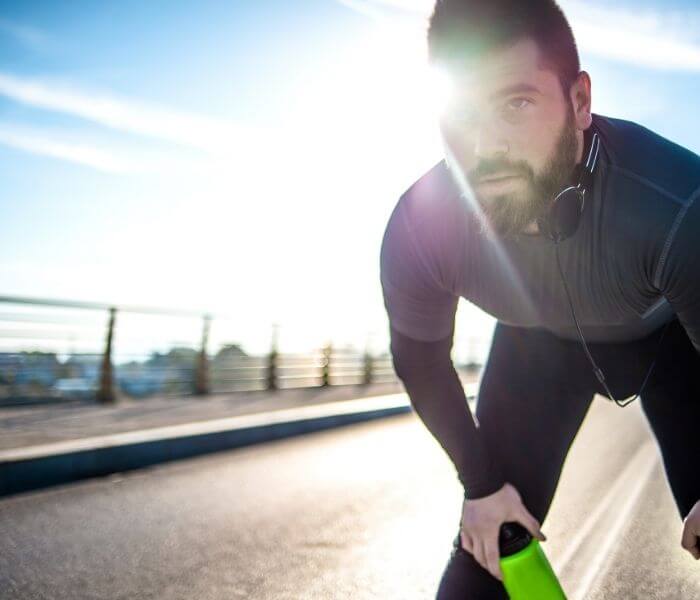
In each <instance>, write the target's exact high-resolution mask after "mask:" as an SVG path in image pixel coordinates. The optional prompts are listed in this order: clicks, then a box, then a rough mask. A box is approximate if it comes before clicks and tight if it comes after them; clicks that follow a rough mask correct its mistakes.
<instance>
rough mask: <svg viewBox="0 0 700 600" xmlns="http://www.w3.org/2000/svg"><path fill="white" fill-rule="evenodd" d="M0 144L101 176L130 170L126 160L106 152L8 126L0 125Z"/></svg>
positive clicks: (39, 132) (41, 133) (37, 132)
mask: <svg viewBox="0 0 700 600" xmlns="http://www.w3.org/2000/svg"><path fill="white" fill-rule="evenodd" d="M0 144H2V145H5V146H9V147H11V148H17V149H19V150H24V151H25V152H31V153H33V154H38V155H40V156H48V157H51V158H58V159H60V160H65V161H68V162H72V163H76V164H79V165H83V166H86V167H90V168H93V169H97V170H98V171H102V172H105V173H124V172H126V171H129V170H131V166H130V165H129V164H128V163H127V161H125V160H123V159H119V158H118V157H117V156H115V155H114V154H113V153H112V152H110V151H109V150H104V149H100V148H96V147H94V146H90V145H86V144H76V143H70V142H61V141H57V140H55V139H51V138H49V137H46V135H45V134H44V133H43V132H41V131H27V130H21V129H17V128H15V127H13V126H11V125H5V124H0Z"/></svg>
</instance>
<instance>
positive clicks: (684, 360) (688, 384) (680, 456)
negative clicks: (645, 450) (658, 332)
mask: <svg viewBox="0 0 700 600" xmlns="http://www.w3.org/2000/svg"><path fill="white" fill-rule="evenodd" d="M641 404H642V410H643V411H644V414H645V416H646V418H647V420H648V421H649V425H650V427H651V429H652V431H653V432H654V436H655V438H656V440H657V443H658V446H659V449H660V451H661V456H662V459H663V464H664V468H665V470H666V476H667V479H668V483H669V485H670V487H671V491H672V493H673V496H674V499H675V501H676V506H677V507H678V512H679V513H680V516H681V518H685V516H686V515H687V514H688V512H690V509H691V508H692V507H693V505H694V504H695V503H696V502H697V501H698V500H700V464H699V462H700V436H699V435H698V424H700V356H698V352H697V351H696V350H695V348H694V346H693V344H692V342H691V341H690V339H689V338H688V336H687V334H686V333H685V330H684V329H683V327H682V326H681V325H680V323H679V322H678V321H676V322H675V323H673V324H672V325H671V326H670V327H669V329H668V332H667V333H666V337H665V338H664V340H663V346H662V351H661V352H660V353H659V357H658V359H657V362H656V365H655V367H654V371H653V372H652V375H651V376H650V378H649V381H648V383H647V387H646V389H645V390H644V392H643V393H642V395H641Z"/></svg>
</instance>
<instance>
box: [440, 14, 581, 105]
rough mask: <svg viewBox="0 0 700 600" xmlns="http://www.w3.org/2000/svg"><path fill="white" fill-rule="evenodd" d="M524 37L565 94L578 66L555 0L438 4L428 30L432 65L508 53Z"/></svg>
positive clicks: (563, 19) (572, 40)
mask: <svg viewBox="0 0 700 600" xmlns="http://www.w3.org/2000/svg"><path fill="white" fill-rule="evenodd" d="M522 38H531V39H532V40H534V41H535V43H536V44H537V46H538V48H539V50H540V55H541V64H542V66H543V67H544V68H548V69H550V70H552V71H554V72H555V73H556V74H557V75H558V77H559V82H560V84H561V88H562V90H563V91H564V95H565V96H566V94H568V92H569V89H570V88H571V84H572V83H573V82H574V80H575V79H576V77H577V76H578V73H579V70H580V63H579V57H578V50H577V48H576V41H575V40H574V34H573V32H572V31H571V27H570V25H569V22H568V21H567V20H566V17H565V16H564V13H563V12H562V10H561V8H559V5H558V4H557V3H556V2H555V0H526V1H524V0H437V2H436V3H435V8H434V9H433V14H432V15H431V17H430V23H429V27H428V54H429V57H430V61H431V62H433V63H445V64H448V65H449V64H450V63H460V62H463V61H464V60H465V59H466V60H469V59H470V58H471V59H473V58H478V57H479V56H480V55H483V54H484V53H486V52H489V51H491V50H495V49H501V48H507V47H508V46H510V45H512V44H514V43H516V42H517V41H519V40H520V39H522Z"/></svg>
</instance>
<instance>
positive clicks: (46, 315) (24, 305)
mask: <svg viewBox="0 0 700 600" xmlns="http://www.w3.org/2000/svg"><path fill="white" fill-rule="evenodd" d="M227 318H230V317H227V316H226V315H216V316H215V315H213V314H211V313H205V312H198V311H188V310H175V309H167V308H154V307H144V306H126V305H120V306H115V305H111V304H106V303H98V302H78V301H67V300H50V299H45V298H28V297H17V296H0V404H2V403H10V402H13V403H14V402H30V401H35V400H45V399H64V398H86V399H89V400H96V401H98V402H102V403H112V402H114V401H115V400H116V398H117V397H118V396H129V397H145V396H149V395H153V394H157V395H161V396H162V395H172V396H183V395H188V394H194V395H206V394H209V393H221V392H233V391H250V390H277V389H287V388H295V387H317V386H331V385H358V384H363V385H367V384H371V383H390V382H397V381H398V379H397V378H396V374H395V373H394V369H393V365H392V361H391V356H390V353H389V351H388V349H386V350H385V351H384V352H371V350H370V347H369V344H368V345H367V347H366V348H365V349H364V351H357V350H356V349H349V348H340V347H336V346H334V345H333V344H332V343H330V342H328V343H326V344H325V345H323V347H321V348H318V349H315V350H312V351H310V352H306V353H285V352H280V350H279V347H278V330H279V326H278V325H273V326H272V336H271V343H270V347H269V351H268V352H265V353H262V354H258V355H251V354H247V353H246V352H245V351H244V350H243V349H242V347H241V346H240V344H236V343H231V342H230V341H226V339H225V338H224V337H222V336H218V337H219V339H218V343H215V346H216V347H217V350H216V352H214V353H210V352H209V351H208V347H209V346H210V345H211V344H212V342H211V334H212V324H213V323H215V322H218V323H223V322H225V321H226V319H227ZM173 320H174V321H176V323H175V322H174V321H173ZM149 328H150V330H149ZM175 332H176V333H177V334H178V335H181V336H182V337H184V338H186V340H185V341H184V342H183V341H179V342H178V341H177V340H173V339H172V337H173V333H175ZM165 338H169V339H170V341H169V342H168V343H165V344H161V347H162V351H158V350H154V347H155V346H157V344H155V342H154V341H155V340H158V339H160V340H163V339H165ZM120 346H121V350H119V351H117V350H118V349H119V347H120ZM144 348H149V350H148V351H144ZM137 350H138V351H137ZM477 366H478V365H476V364H471V365H466V367H467V369H466V370H469V368H475V367H477Z"/></svg>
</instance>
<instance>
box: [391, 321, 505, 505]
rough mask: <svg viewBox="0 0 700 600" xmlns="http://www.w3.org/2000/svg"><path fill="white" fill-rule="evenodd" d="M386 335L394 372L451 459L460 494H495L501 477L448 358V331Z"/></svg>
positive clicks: (480, 495)
mask: <svg viewBox="0 0 700 600" xmlns="http://www.w3.org/2000/svg"><path fill="white" fill-rule="evenodd" d="M390 333H391V355H392V358H393V364H394V370H395V371H396V374H397V375H398V377H399V379H401V381H402V382H403V384H404V387H405V388H406V393H407V394H408V396H409V398H410V400H411V405H412V406H413V409H414V410H415V412H416V414H417V415H418V416H419V417H420V419H421V421H422V422H423V424H424V425H425V426H426V428H427V429H428V431H430V433H431V434H432V436H433V437H434V438H435V439H436V440H437V441H438V443H439V444H440V445H441V446H442V449H443V450H444V451H445V453H446V454H447V455H448V457H449V458H450V460H451V461H452V464H453V465H454V467H455V469H456V471H457V477H458V479H459V481H460V482H461V484H462V487H463V489H464V497H465V498H468V499H477V498H481V497H483V496H488V495H490V494H493V493H494V492H497V491H498V490H499V489H501V487H502V486H503V484H504V483H505V480H504V477H503V473H502V471H501V469H500V465H498V464H497V463H495V462H494V461H493V460H492V457H491V456H490V455H489V453H488V451H487V448H486V445H485V443H484V440H483V437H482V435H481V430H480V429H479V428H478V427H477V426H476V424H475V422H474V419H473V417H472V413H471V410H470V409H469V405H468V404H467V400H466V396H465V393H464V389H463V387H462V383H461V381H460V379H459V376H458V375H457V372H456V370H455V368H454V364H453V362H452V359H451V358H450V352H451V349H452V340H453V334H452V332H450V334H449V335H448V336H446V337H445V338H443V339H441V340H436V341H434V342H421V341H418V340H414V339H412V338H409V337H407V336H405V335H403V334H402V333H401V332H399V331H396V329H394V328H393V327H391V326H390Z"/></svg>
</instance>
